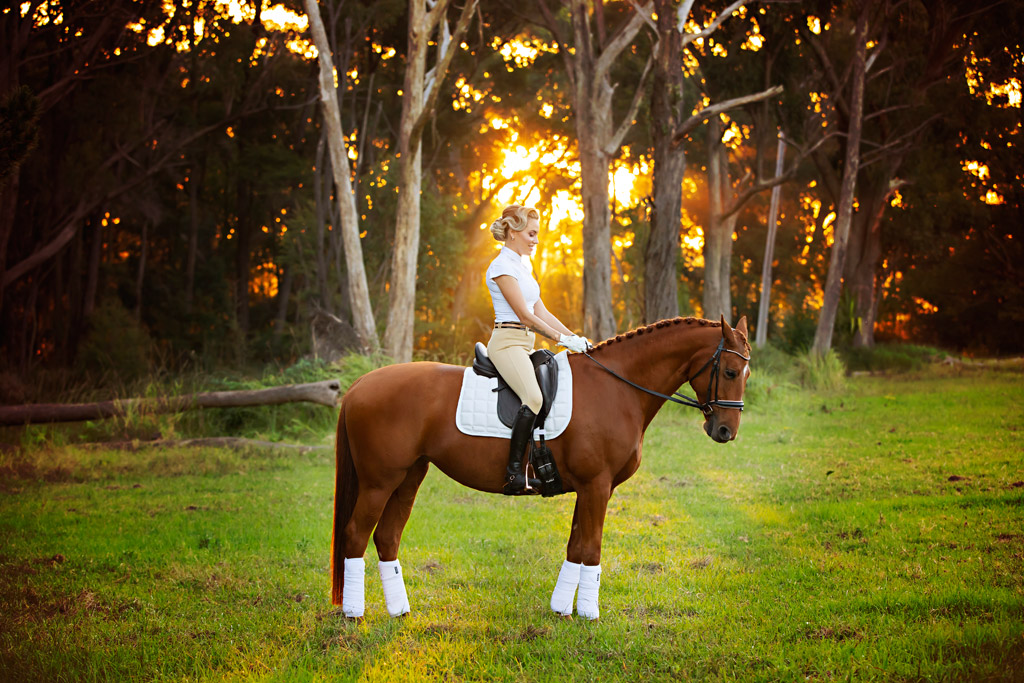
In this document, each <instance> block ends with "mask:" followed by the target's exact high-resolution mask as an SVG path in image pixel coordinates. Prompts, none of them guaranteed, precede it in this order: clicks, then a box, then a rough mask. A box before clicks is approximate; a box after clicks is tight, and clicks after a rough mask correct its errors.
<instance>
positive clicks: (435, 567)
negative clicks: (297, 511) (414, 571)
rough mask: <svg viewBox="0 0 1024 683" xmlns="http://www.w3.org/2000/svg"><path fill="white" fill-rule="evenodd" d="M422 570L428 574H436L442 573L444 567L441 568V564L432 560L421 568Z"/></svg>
mask: <svg viewBox="0 0 1024 683" xmlns="http://www.w3.org/2000/svg"><path fill="white" fill-rule="evenodd" d="M420 569H421V570H422V571H425V572H426V573H428V574H435V573H437V572H439V571H442V570H443V569H444V567H442V566H441V563H439V562H435V561H434V560H430V561H429V562H427V563H426V564H425V565H423V566H421V567H420Z"/></svg>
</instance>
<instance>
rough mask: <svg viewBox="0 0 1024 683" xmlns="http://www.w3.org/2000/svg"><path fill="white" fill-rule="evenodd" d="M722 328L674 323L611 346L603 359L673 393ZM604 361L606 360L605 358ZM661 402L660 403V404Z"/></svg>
mask: <svg viewBox="0 0 1024 683" xmlns="http://www.w3.org/2000/svg"><path fill="white" fill-rule="evenodd" d="M720 334H721V332H720V330H719V328H717V327H712V326H710V325H707V324H703V325H701V324H699V323H697V322H689V321H684V322H679V323H671V324H669V325H666V326H665V327H661V328H654V329H646V331H644V332H643V333H640V332H639V330H638V331H637V334H634V335H633V336H631V337H628V338H626V339H623V340H622V341H615V342H612V343H611V344H609V345H608V347H607V348H606V349H605V352H604V353H602V354H601V357H599V358H598V360H601V358H604V357H606V358H607V361H608V362H607V364H608V365H609V367H612V366H614V367H615V369H616V370H617V371H618V372H619V373H620V374H621V375H622V376H623V377H626V378H628V379H630V380H631V381H633V382H636V383H637V384H639V385H641V386H643V387H646V388H648V389H652V390H654V391H657V392H659V393H662V394H671V393H672V392H673V391H675V390H676V389H678V388H679V387H680V386H681V385H682V384H683V382H685V381H686V380H688V379H689V372H690V371H692V370H696V368H695V367H692V364H693V361H694V360H695V359H696V357H697V356H698V355H699V354H700V353H701V351H702V350H704V349H705V348H708V347H709V346H713V345H714V343H715V342H714V339H715V336H716V335H720ZM602 362H604V361H602ZM659 405H660V404H659Z"/></svg>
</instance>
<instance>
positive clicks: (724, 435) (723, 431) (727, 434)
mask: <svg viewBox="0 0 1024 683" xmlns="http://www.w3.org/2000/svg"><path fill="white" fill-rule="evenodd" d="M718 436H719V437H720V438H721V439H722V441H728V440H729V439H730V438H731V437H732V431H731V430H730V429H729V428H728V427H726V426H725V425H722V426H720V427H719V428H718Z"/></svg>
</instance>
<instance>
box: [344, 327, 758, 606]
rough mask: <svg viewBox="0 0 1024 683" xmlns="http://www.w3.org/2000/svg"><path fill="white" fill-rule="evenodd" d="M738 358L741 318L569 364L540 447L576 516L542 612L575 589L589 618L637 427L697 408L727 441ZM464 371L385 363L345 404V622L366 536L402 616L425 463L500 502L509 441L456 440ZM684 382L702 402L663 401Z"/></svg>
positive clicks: (601, 350)
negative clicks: (557, 425) (671, 410)
mask: <svg viewBox="0 0 1024 683" xmlns="http://www.w3.org/2000/svg"><path fill="white" fill-rule="evenodd" d="M749 354H750V344H749V343H748V342H747V322H746V318H745V317H744V318H741V319H740V321H739V323H738V324H737V325H736V328H735V329H733V328H731V327H729V325H728V323H726V322H725V319H724V318H723V319H722V320H721V322H718V323H716V322H712V321H709V320H700V319H695V318H675V319H673V320H662V321H660V322H657V323H654V324H652V325H648V326H647V327H642V328H639V329H636V330H633V331H630V332H628V333H626V334H622V335H619V336H617V337H615V338H613V339H608V340H606V341H604V342H602V343H601V344H599V345H597V346H596V347H594V348H593V349H592V350H591V351H590V352H589V354H585V353H573V354H570V355H569V365H570V367H571V369H572V387H567V386H563V387H561V391H567V390H571V391H572V392H573V394H572V405H573V415H572V419H571V421H570V423H569V425H568V426H567V427H566V429H565V431H564V432H563V433H562V434H561V435H560V436H558V437H557V438H555V439H551V440H549V441H547V444H548V445H549V446H550V448H551V450H552V452H553V454H554V459H555V463H556V465H557V467H558V471H559V473H560V475H561V479H562V486H563V489H564V490H565V491H566V492H569V491H574V492H575V493H576V507H575V510H574V511H573V516H572V526H571V528H570V532H569V542H568V546H567V549H566V561H565V563H564V565H563V570H562V573H561V574H560V575H559V579H558V583H557V585H556V589H555V595H553V597H552V609H554V610H555V611H556V612H559V613H561V614H563V615H567V614H571V613H572V600H573V597H574V596H575V593H576V588H577V585H579V592H580V595H579V599H578V601H577V612H578V613H579V614H580V615H581V616H584V617H588V618H597V614H598V609H597V589H598V586H597V581H598V580H599V573H596V572H599V567H600V562H601V535H602V529H603V526H604V519H605V512H606V510H607V507H608V499H609V497H610V496H611V494H612V491H613V490H614V489H615V487H616V486H618V485H619V484H621V483H622V482H624V481H626V480H627V479H629V478H630V477H631V476H632V475H633V473H634V472H636V470H637V468H638V467H639V466H640V457H641V446H642V443H643V436H644V430H646V429H647V426H648V425H649V424H650V423H651V420H653V419H654V416H655V414H656V413H657V412H658V410H659V409H660V408H661V406H662V404H664V402H665V401H666V400H673V401H676V402H679V403H684V405H691V406H694V407H698V408H700V409H701V410H702V411H703V413H704V417H705V421H704V431H705V432H706V433H707V434H708V436H710V437H711V438H712V439H714V440H715V441H717V442H720V443H725V442H727V441H731V440H732V439H734V438H736V432H737V430H738V429H739V423H740V410H742V406H743V402H742V397H743V391H744V389H745V387H746V381H747V376H748V375H749V366H748V361H749ZM588 356H589V357H588ZM465 370H466V368H464V367H458V366H453V365H443V364H440V363H429V362H416V363H403V364H399V365H391V366H387V367H383V368H380V369H377V370H374V371H372V372H369V373H367V374H366V375H364V376H363V377H361V378H359V379H358V380H357V381H356V382H355V383H354V384H353V385H352V386H351V388H350V389H349V390H348V392H347V393H346V394H345V397H344V399H343V400H342V404H341V414H340V416H339V419H338V432H337V446H336V448H337V475H336V476H337V479H336V487H335V497H334V530H333V538H332V543H333V549H332V556H331V566H332V569H331V571H332V578H333V589H332V594H331V597H332V601H333V602H334V604H336V605H342V607H343V611H344V612H345V614H346V615H347V616H350V617H360V616H362V612H363V600H364V598H363V591H364V588H363V585H364V584H363V574H364V571H365V569H364V564H363V562H364V561H363V559H362V558H363V554H364V553H365V551H366V546H367V543H368V542H369V539H370V534H371V532H372V533H373V541H374V544H375V545H376V547H377V555H378V558H379V560H380V565H379V566H380V571H381V578H382V579H383V580H384V588H385V598H386V602H387V608H388V611H389V613H391V614H392V615H393V616H397V615H399V614H404V613H405V612H408V611H409V607H408V598H407V596H406V593H405V585H404V582H403V580H402V577H401V569H400V565H399V563H398V561H397V559H398V546H399V543H400V542H401V539H402V530H403V529H404V527H405V524H406V522H407V521H408V520H409V514H410V513H411V511H412V506H413V502H414V501H415V499H416V491H417V490H418V489H419V486H420V484H421V483H422V481H423V478H424V476H426V474H427V469H428V468H429V467H430V464H431V463H433V464H434V465H435V466H436V467H437V468H438V469H440V470H441V471H442V472H444V473H445V474H446V475H448V476H449V477H451V478H452V479H454V480H455V481H457V482H459V483H460V484H463V485H464V486H468V487H470V488H474V489H477V490H479V491H485V492H488V493H499V494H500V493H501V491H502V485H503V483H504V474H505V465H506V462H507V458H508V442H507V441H506V440H505V439H497V438H493V437H477V436H467V435H466V434H463V433H462V432H460V431H459V430H458V429H456V426H455V410H456V404H457V401H458V397H459V392H460V389H461V386H462V377H463V373H464V372H465ZM686 382H689V383H690V386H691V387H692V388H693V390H694V391H695V392H696V395H697V397H698V399H700V398H701V397H704V400H703V401H701V400H697V401H694V400H693V399H690V398H689V397H682V398H683V399H684V400H682V401H680V400H679V399H678V398H674V397H671V396H668V394H671V393H672V392H674V391H675V390H676V389H677V388H679V387H680V386H682V385H683V384H684V383H686ZM676 396H679V397H681V395H680V394H676ZM581 571H582V575H581V574H580V572H581ZM563 575H564V576H563ZM581 576H582V578H581ZM588 577H589V578H588ZM587 581H590V582H591V583H590V584H587ZM585 584H587V587H586V591H585V588H584V586H585ZM560 591H561V592H560ZM567 591H570V592H567ZM585 593H586V595H585ZM556 598H558V599H557V600H556ZM566 601H567V602H566ZM584 602H585V603H586V604H584Z"/></svg>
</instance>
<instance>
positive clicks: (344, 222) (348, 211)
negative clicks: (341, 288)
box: [306, 0, 379, 351]
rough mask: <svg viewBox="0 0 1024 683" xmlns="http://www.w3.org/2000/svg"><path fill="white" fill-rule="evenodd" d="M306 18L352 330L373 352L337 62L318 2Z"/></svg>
mask: <svg viewBox="0 0 1024 683" xmlns="http://www.w3.org/2000/svg"><path fill="white" fill-rule="evenodd" d="M306 14H307V16H308V17H309V28H310V32H311V33H312V34H313V40H314V41H315V43H316V46H317V52H318V53H319V62H320V99H321V101H322V102H323V105H324V108H323V120H324V123H325V125H326V129H327V131H326V135H327V140H328V145H329V147H330V151H331V168H332V169H333V172H334V186H335V196H336V197H337V201H338V207H339V214H340V222H341V232H342V235H343V238H342V239H343V242H344V245H345V264H346V272H347V273H348V294H349V300H350V302H351V306H352V319H353V322H354V325H353V326H354V327H355V329H356V333H357V334H358V335H359V338H360V341H361V343H362V346H363V350H364V351H374V350H376V349H377V348H378V347H379V342H378V339H377V326H376V323H375V322H374V319H373V307H372V306H371V304H370V291H369V287H368V286H367V284H366V268H365V266H364V264H363V248H362V245H361V244H360V242H359V212H358V210H357V209H356V198H355V190H354V187H353V184H352V180H351V177H350V174H351V169H350V167H349V157H348V148H347V145H346V143H345V132H344V130H343V129H342V124H341V111H340V108H339V105H338V92H337V86H335V84H334V60H333V59H332V58H331V55H332V54H333V53H332V50H331V46H330V43H329V41H328V39H327V31H325V30H324V25H323V20H322V19H321V16H320V7H319V5H318V3H317V2H316V0H306ZM342 73H344V71H342ZM364 134H365V130H363V131H361V135H360V138H362V135H364ZM318 224H319V222H318ZM321 276H322V277H324V276H323V275H321Z"/></svg>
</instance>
